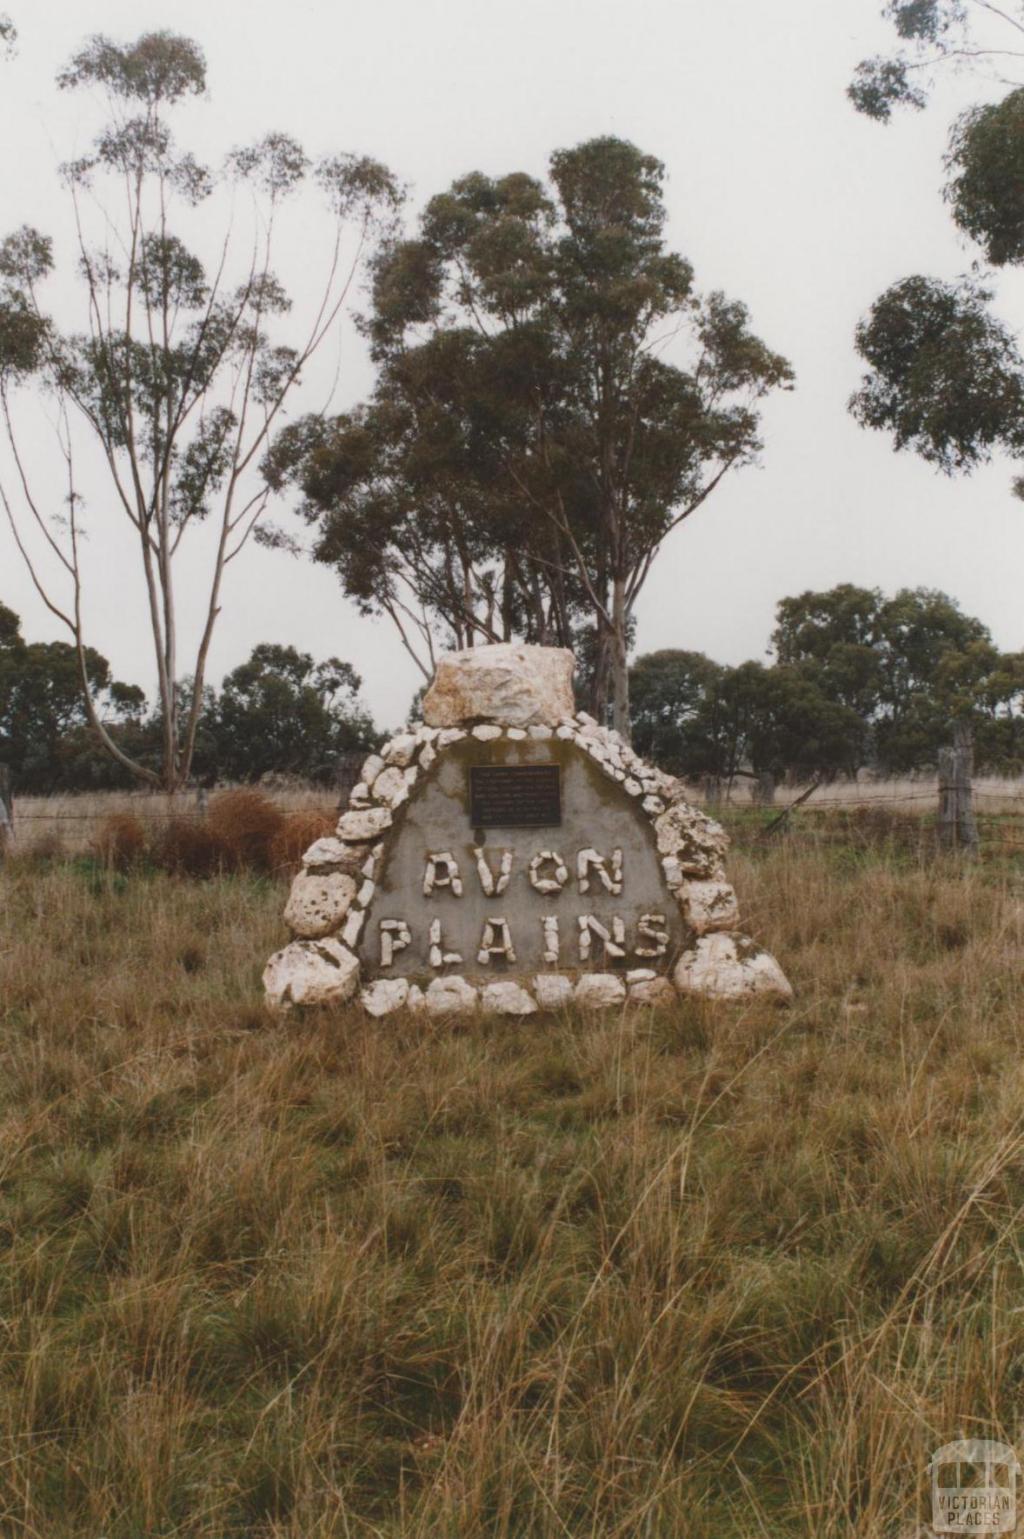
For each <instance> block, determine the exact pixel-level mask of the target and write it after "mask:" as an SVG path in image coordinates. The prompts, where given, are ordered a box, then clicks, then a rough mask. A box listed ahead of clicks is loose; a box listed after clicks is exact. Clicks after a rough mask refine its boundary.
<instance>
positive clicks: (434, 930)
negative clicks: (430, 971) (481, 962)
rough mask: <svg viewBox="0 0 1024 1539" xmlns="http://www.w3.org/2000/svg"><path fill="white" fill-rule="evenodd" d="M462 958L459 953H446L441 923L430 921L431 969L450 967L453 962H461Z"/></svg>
mask: <svg viewBox="0 0 1024 1539" xmlns="http://www.w3.org/2000/svg"><path fill="white" fill-rule="evenodd" d="M461 961H462V958H461V956H460V955H459V953H458V952H457V951H445V949H444V942H443V940H442V939H441V921H440V919H432V920H431V921H430V965H431V967H448V966H450V964H451V963H452V962H461Z"/></svg>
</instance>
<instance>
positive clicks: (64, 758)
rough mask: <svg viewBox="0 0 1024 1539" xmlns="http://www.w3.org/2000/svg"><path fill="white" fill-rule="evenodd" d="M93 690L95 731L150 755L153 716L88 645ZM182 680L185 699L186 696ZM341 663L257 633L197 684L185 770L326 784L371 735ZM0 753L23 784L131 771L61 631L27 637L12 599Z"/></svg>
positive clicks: (55, 787) (31, 787) (1, 616)
mask: <svg viewBox="0 0 1024 1539" xmlns="http://www.w3.org/2000/svg"><path fill="white" fill-rule="evenodd" d="M86 666H87V669H88V674H89V683H90V692H91V699H92V701H93V704H94V708H95V709H96V710H97V711H98V712H100V713H101V715H102V720H103V724H104V729H105V731H106V732H107V733H108V734H110V735H111V736H112V737H113V738H114V740H115V741H116V742H117V743H118V745H119V746H121V747H122V748H123V749H124V750H125V753H126V754H128V755H130V756H131V757H133V758H135V759H137V760H138V761H139V762H141V763H143V764H151V765H154V766H158V765H159V762H160V751H161V743H162V740H163V723H162V720H161V714H160V707H159V703H156V704H154V705H150V703H149V702H148V701H147V699H146V697H145V694H144V692H143V691H142V690H141V689H139V688H138V686H137V685H134V684H124V683H121V682H120V681H119V680H117V679H115V678H114V677H113V675H112V673H111V669H110V665H109V663H108V662H107V659H106V658H105V657H103V656H101V654H100V653H98V652H94V651H93V650H92V649H89V651H88V652H87V655H86ZM193 687H194V686H193V683H192V681H191V680H185V681H183V684H182V686H181V693H182V697H183V704H184V706H185V707H186V708H187V706H188V705H189V704H190V702H191V691H192V689H193ZM360 687H361V681H360V678H359V675H358V674H357V673H356V672H355V670H354V669H353V668H352V666H351V664H350V663H346V662H343V661H342V660H341V659H340V658H337V657H331V658H327V659H326V660H325V661H323V662H316V661H314V659H313V657H312V656H311V655H310V654H308V653H306V652H300V651H297V650H296V648H294V647H283V646H278V645H275V644H273V643H270V642H262V643H260V644H259V645H258V646H256V647H254V648H253V650H252V653H251V655H250V656H249V658H248V659H247V660H246V661H245V662H244V663H241V664H239V666H238V667H237V668H234V669H232V671H231V672H230V673H229V674H228V675H227V676H226V677H225V679H224V682H223V684H222V686H221V688H220V690H219V691H218V690H216V689H214V688H211V687H210V686H209V685H207V686H205V688H204V691H203V697H204V698H203V710H202V715H201V728H200V732H199V734H198V737H197V744H196V755H195V761H194V762H195V771H196V773H197V775H198V776H200V777H201V778H202V779H203V780H204V781H208V782H210V783H214V782H216V781H253V780H259V779H260V778H261V776H263V775H266V774H291V775H296V776H301V777H302V778H304V779H307V780H317V781H324V782H326V783H333V782H334V781H335V779H336V775H337V769H338V764H339V761H340V760H341V759H343V758H344V756H346V755H348V754H354V753H365V752H367V751H368V750H369V749H370V748H372V747H373V746H375V744H376V743H377V742H378V741H379V734H378V733H377V731H376V729H375V727H374V725H373V721H372V719H371V717H370V714H369V712H368V711H367V710H366V708H365V706H364V704H363V702H362V701H361V699H360V698H359V690H360ZM0 763H3V764H6V765H7V766H8V767H9V768H10V770H11V771H12V774H13V776H14V781H15V785H16V788H17V789H18V790H19V791H20V792H22V793H23V794H27V793H30V792H31V793H36V794H46V793H49V792H54V791H84V790H109V789H120V788H122V787H126V786H129V785H131V784H132V776H131V775H130V774H129V773H128V771H127V770H125V768H124V767H123V766H122V765H120V764H118V763H117V761H116V760H114V759H112V758H111V757H110V755H109V754H107V753H105V752H104V750H103V747H102V744H101V743H100V742H99V741H98V739H97V735H96V733H95V730H94V729H93V727H92V725H91V723H90V720H89V715H88V713H87V712H86V709H85V704H84V701H83V699H82V692H81V687H80V682H79V662H78V657H77V654H76V650H75V648H74V647H73V646H70V645H69V644H68V643H66V642H63V641H47V642H28V641H26V640H25V639H24V637H23V636H22V633H21V622H20V620H19V618H18V616H17V615H16V614H15V613H14V612H13V610H11V609H8V608H7V607H6V606H5V605H3V604H0Z"/></svg>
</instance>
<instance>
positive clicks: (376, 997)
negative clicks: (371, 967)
mask: <svg viewBox="0 0 1024 1539" xmlns="http://www.w3.org/2000/svg"><path fill="white" fill-rule="evenodd" d="M359 998H360V1000H361V1001H362V1006H363V1009H364V1010H365V1011H366V1013H367V1014H368V1015H373V1016H376V1017H377V1018H378V1019H379V1018H380V1016H382V1015H390V1014H391V1012H392V1011H393V1010H401V1008H402V1006H403V1005H404V1004H405V1003H406V1001H407V1000H408V998H409V980H408V978H378V979H377V980H376V981H375V982H374V983H368V984H367V985H366V987H365V989H364V990H363V992H362V994H360V996H359Z"/></svg>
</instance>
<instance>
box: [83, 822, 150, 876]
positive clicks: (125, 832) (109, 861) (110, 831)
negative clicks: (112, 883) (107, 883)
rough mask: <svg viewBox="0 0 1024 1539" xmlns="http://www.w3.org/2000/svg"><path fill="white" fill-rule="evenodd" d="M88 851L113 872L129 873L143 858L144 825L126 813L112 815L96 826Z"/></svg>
mask: <svg viewBox="0 0 1024 1539" xmlns="http://www.w3.org/2000/svg"><path fill="white" fill-rule="evenodd" d="M92 849H93V854H94V855H95V856H96V858H97V859H98V860H101V861H102V862H103V864H104V865H105V866H109V867H110V868H111V869H112V870H114V871H130V870H131V869H132V868H133V867H135V866H138V865H140V864H141V862H142V860H143V858H144V856H145V853H146V829H145V826H144V825H143V823H142V821H141V819H140V818H137V817H135V816H134V815H133V814H132V813H130V812H112V813H110V814H109V815H108V816H107V817H105V818H104V819H103V822H102V823H101V824H100V826H99V831H98V832H97V834H96V837H95V839H94V840H93V845H92Z"/></svg>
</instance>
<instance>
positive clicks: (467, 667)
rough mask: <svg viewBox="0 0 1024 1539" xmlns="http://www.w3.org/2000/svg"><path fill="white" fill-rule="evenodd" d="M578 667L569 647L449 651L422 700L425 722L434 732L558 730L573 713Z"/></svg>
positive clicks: (507, 645)
mask: <svg viewBox="0 0 1024 1539" xmlns="http://www.w3.org/2000/svg"><path fill="white" fill-rule="evenodd" d="M574 667H575V659H574V657H573V655H572V653H571V652H570V651H569V650H568V648H565V647H529V646H517V645H514V644H512V643H500V644H499V645H497V646H490V647H468V648H467V649H466V650H465V651H462V652H449V653H447V654H446V655H445V656H444V657H442V658H441V660H440V662H439V663H438V666H437V673H436V674H435V676H434V682H433V683H432V684H431V686H430V688H429V689H428V690H427V693H426V695H425V697H424V700H423V719H424V721H425V722H426V723H427V725H428V726H431V727H457V726H461V725H463V724H464V723H466V722H474V721H489V722H497V723H498V724H499V725H501V726H506V727H532V726H548V727H554V726H557V725H558V723H559V722H560V721H563V720H564V719H565V718H566V717H571V716H572V713H573V698H572V675H573V669H574Z"/></svg>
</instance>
